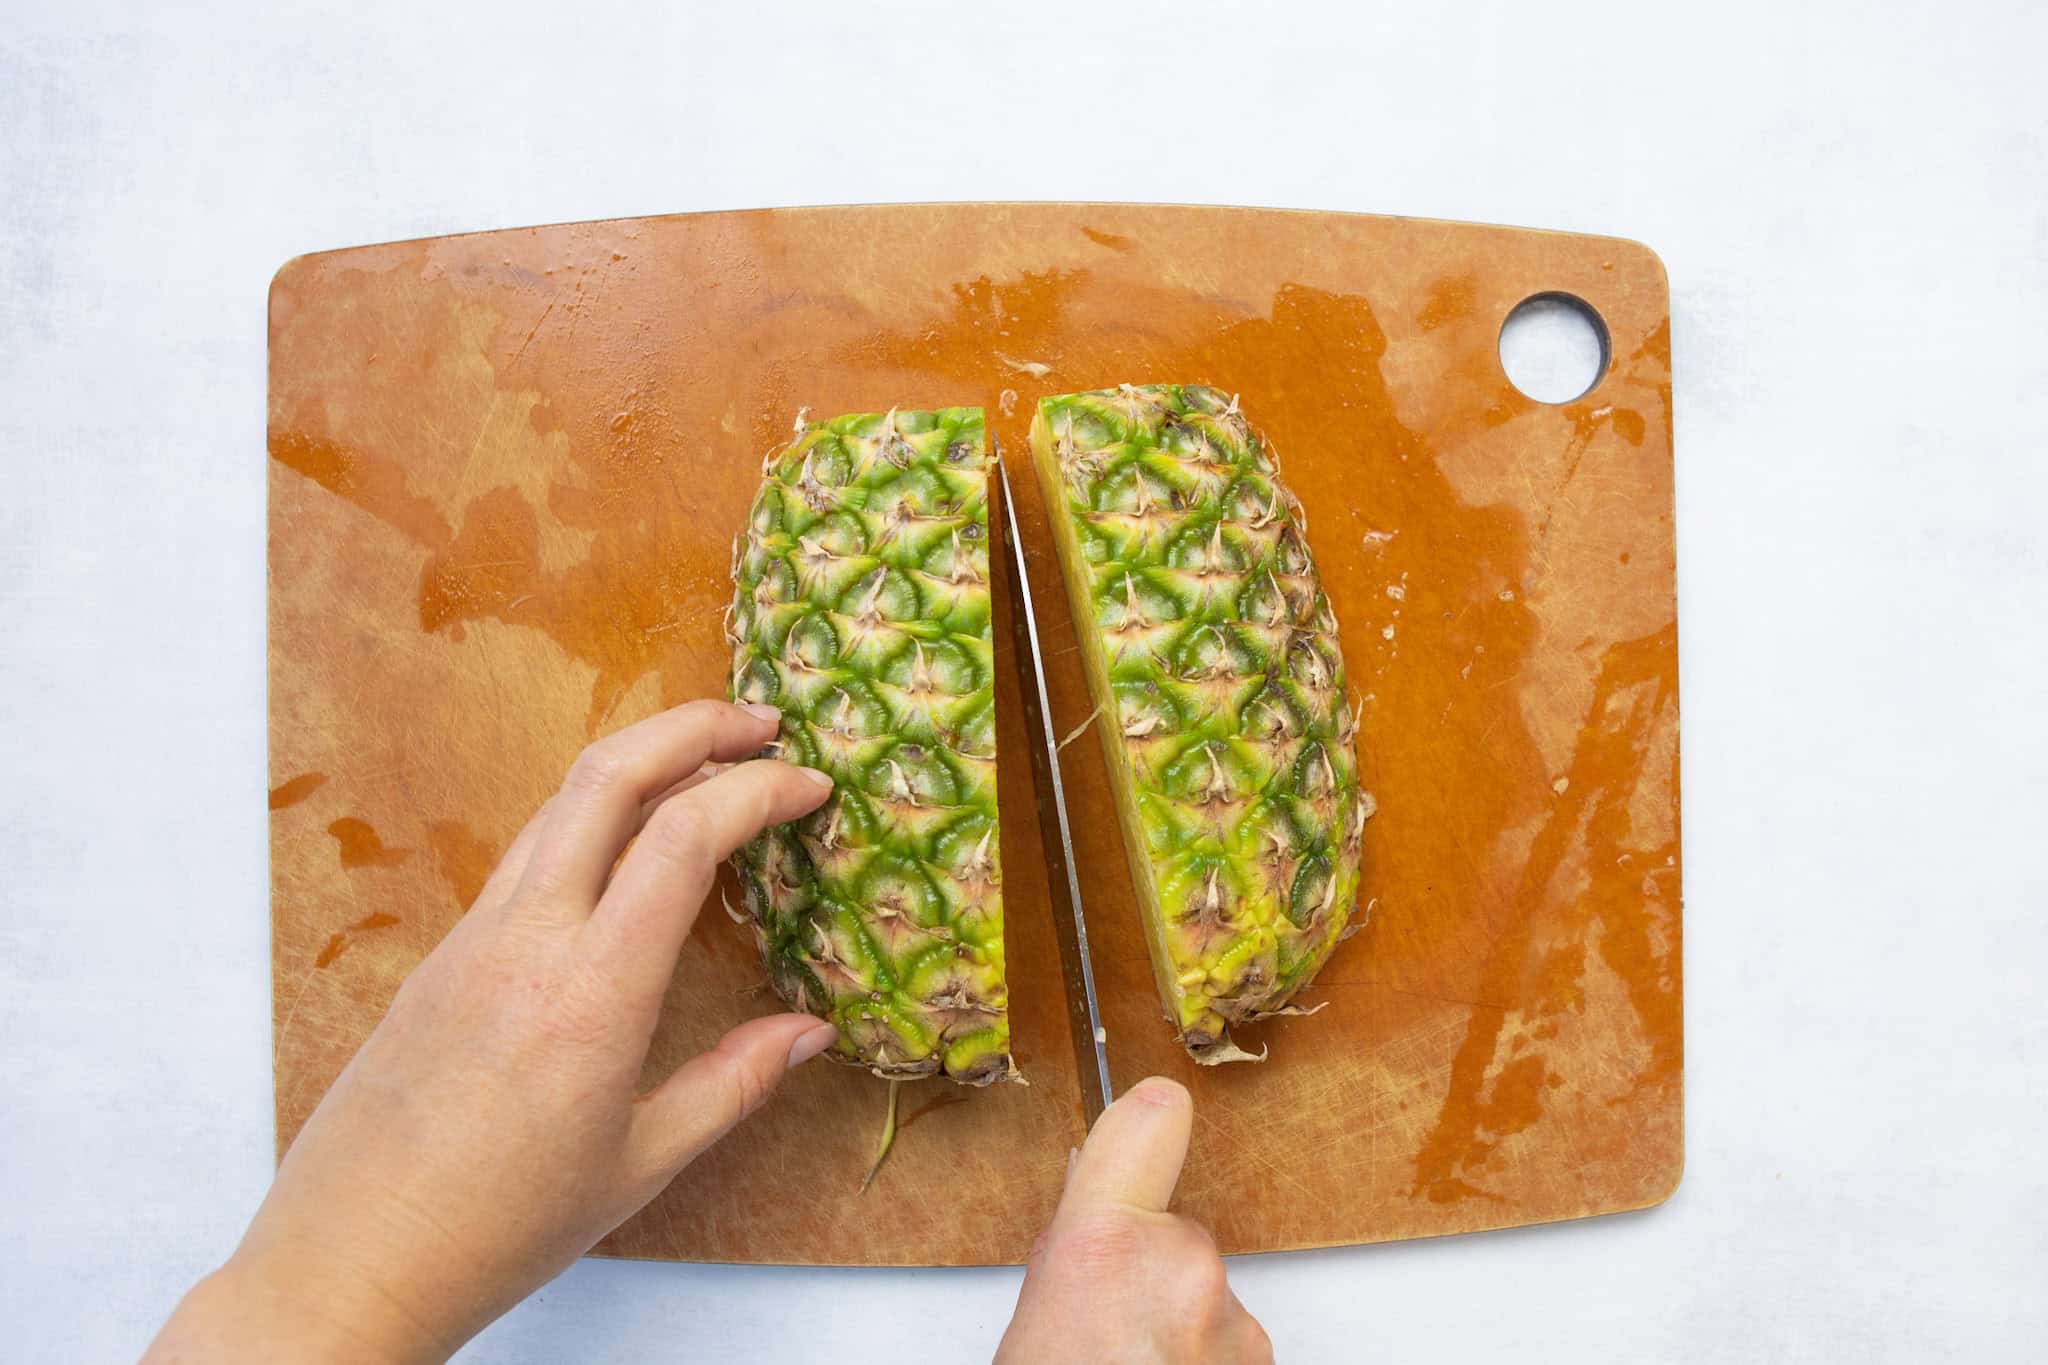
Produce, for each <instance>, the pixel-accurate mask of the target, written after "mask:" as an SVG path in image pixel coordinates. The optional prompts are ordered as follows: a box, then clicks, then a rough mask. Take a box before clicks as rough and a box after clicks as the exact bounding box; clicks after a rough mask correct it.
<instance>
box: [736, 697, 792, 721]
mask: <svg viewBox="0 0 2048 1365" xmlns="http://www.w3.org/2000/svg"><path fill="white" fill-rule="evenodd" d="M740 710H742V711H744V712H746V713H747V714H748V715H750V716H754V717H756V718H758V719H760V720H773V721H779V720H781V719H782V709H781V708H780V707H776V706H770V705H769V704H768V703H767V702H765V701H750V702H748V703H747V704H746V705H744V706H742V707H741V708H740Z"/></svg>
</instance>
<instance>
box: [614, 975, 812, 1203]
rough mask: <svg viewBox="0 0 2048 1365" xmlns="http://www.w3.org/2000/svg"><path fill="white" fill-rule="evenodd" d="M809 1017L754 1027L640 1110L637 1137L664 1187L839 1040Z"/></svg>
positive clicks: (691, 1064) (724, 1042) (697, 1061)
mask: <svg viewBox="0 0 2048 1365" xmlns="http://www.w3.org/2000/svg"><path fill="white" fill-rule="evenodd" d="M838 1037H839V1031H838V1030H837V1029H835V1028H833V1026H832V1025H830V1024H828V1023H826V1022H824V1021H823V1020H822V1019H818V1018H816V1017H815V1016H813V1015H809V1014H775V1015H770V1016H769V1017H768V1018H766V1019H749V1020H748V1021H747V1022H746V1023H744V1024H741V1025H740V1026H739V1027H738V1028H736V1029H733V1030H732V1031H731V1032H730V1033H727V1034H726V1035H725V1036H724V1037H723V1038H720V1039H719V1040H718V1045H717V1046H716V1047H714V1048H712V1049H711V1050H710V1051H709V1052H706V1053H702V1054H700V1055H698V1056H696V1057H692V1058H691V1059H690V1060H689V1061H687V1062H685V1063H683V1065H682V1066H680V1067H678V1068H677V1069H676V1073H675V1074H674V1075H673V1076H670V1077H669V1078H668V1079H667V1080H665V1081H663V1082H662V1083H661V1084H660V1085H659V1086H657V1087H656V1088H655V1089H654V1091H653V1092H652V1093H651V1094H649V1095H647V1096H646V1097H645V1098H644V1099H642V1100H641V1102H640V1107H639V1112H638V1114H637V1115H636V1116H635V1117H634V1121H633V1129H634V1138H635V1143H636V1145H637V1146H639V1147H640V1148H641V1150H642V1151H643V1152H645V1153H646V1157H647V1164H649V1165H650V1166H653V1167H655V1168H656V1169H657V1171H658V1173H659V1174H661V1176H662V1177H663V1178H664V1179H667V1178H668V1177H671V1176H673V1175H674V1174H675V1173H676V1172H677V1171H680V1170H681V1169H682V1168H683V1167H685V1166H687V1165H689V1164H690V1162H691V1161H693V1160H695V1159H696V1157H697V1156H698V1154H700V1153H701V1152H703V1150H704V1149H705V1148H707V1147H709V1146H710V1145H711V1144H712V1143H714V1142H716V1141H718V1140H719V1139H720V1138H722V1137H724V1136H725V1135H726V1133H727V1132H729V1131H730V1130H731V1129H732V1126H733V1125H734V1124H736V1123H738V1122H739V1121H740V1120H741V1119H743V1118H745V1117H746V1116H747V1115H749V1114H751V1113H753V1112H754V1111H755V1110H756V1109H759V1108H760V1107H761V1105H762V1103H763V1102H764V1101H765V1100H766V1099H767V1098H768V1096H769V1095H771V1094H773V1093H774V1091H775V1087H776V1086H777V1085H779V1084H781V1083H782V1078H783V1076H785V1075H786V1074H788V1073H789V1072H790V1071H791V1070H793V1069H795V1068H796V1067H798V1066H801V1065H802V1064H803V1063H805V1062H808V1061H809V1060H811V1058H813V1057H815V1056H817V1055H818V1054H819V1053H821V1052H823V1051H824V1050H825V1049H826V1048H828V1047H830V1046H832V1044H833V1043H834V1042H835V1041H837V1040H838Z"/></svg>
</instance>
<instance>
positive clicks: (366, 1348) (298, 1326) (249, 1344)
mask: <svg viewBox="0 0 2048 1365" xmlns="http://www.w3.org/2000/svg"><path fill="white" fill-rule="evenodd" d="M167 1348H168V1349H167ZM445 1358H446V1356H445V1353H443V1352H441V1351H440V1350H439V1349H438V1348H437V1346H436V1344H435V1343H434V1342H432V1340H431V1339H430V1336H429V1334H428V1333H427V1332H425V1331H424V1330H423V1329H422V1326H421V1324H418V1323H416V1322H414V1321H412V1320H411V1318H410V1317H409V1316H408V1315H407V1314H406V1312H405V1311H404V1310H403V1308H402V1307H401V1306H400V1305H399V1304H397V1303H396V1302H395V1301H392V1300H391V1299H390V1298H389V1297H388V1296H387V1295H385V1294H383V1293H382V1292H381V1291H379V1290H378V1289H377V1288H376V1286H374V1285H371V1284H368V1283H366V1282H365V1281H363V1280H362V1279H360V1278H359V1277H357V1276H354V1275H351V1274H349V1273H347V1272H345V1271H338V1270H336V1269H334V1268H332V1267H328V1268H325V1269H322V1268H320V1267H316V1266H313V1265H311V1264H308V1263H306V1262H304V1261H303V1260H302V1259H299V1258H293V1257H289V1256H285V1255H280V1254H278V1253H276V1252H265V1253H252V1252H250V1251H248V1250H247V1249H246V1248H245V1249H243V1250H239V1251H237V1252H236V1253H235V1254H234V1255H233V1256H232V1257H230V1258H229V1260H228V1262H227V1264H225V1265H223V1266H221V1267H220V1269H218V1270H216V1271H214V1272H213V1273H212V1274H210V1275H208V1276H207V1277H206V1278H205V1279H203V1280H201V1281H200V1282H199V1283H198V1284H197V1285H195V1286H193V1288H192V1290H191V1292H190V1293H188V1294H187V1295H186V1296H185V1298H184V1301H183V1302H181V1303H180V1304H179V1305H178V1309H177V1311H176V1312H175V1313H174V1314H172V1316H171V1320H170V1322H169V1323H167V1324H166V1325H165V1327H164V1330H163V1333H162V1335H161V1336H159V1337H158V1339H157V1344H156V1347H155V1348H153V1349H152V1352H151V1356H150V1359H151V1360H152V1361H156V1360H159V1359H161V1360H162V1361H164V1362H176V1361H181V1360H187V1359H190V1360H194V1361H199V1360H205V1361H209V1362H211V1361H221V1362H241V1361H252V1362H253V1361H274V1360H292V1361H305V1362H313V1363H315V1365H324V1362H329V1361H333V1362H362V1363H363V1365H415V1362H422V1361H438V1360H443V1359H445Z"/></svg>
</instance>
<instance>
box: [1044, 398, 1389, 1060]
mask: <svg viewBox="0 0 2048 1365" xmlns="http://www.w3.org/2000/svg"><path fill="white" fill-rule="evenodd" d="M1032 451H1033V455H1034V457H1035V458H1036V459H1037V460H1038V461H1039V462H1040V465H1041V472H1042V474H1043V475H1045V480H1044V481H1045V486H1046V487H1047V488H1048V489H1049V490H1051V491H1052V492H1053V493H1054V494H1055V495H1056V496H1057V495H1063V496H1064V500H1065V504H1066V506H1065V511H1066V518H1065V525H1064V526H1061V527H1058V528H1056V529H1057V531H1058V535H1059V548H1060V552H1061V561H1062V568H1063V570H1064V571H1065V573H1066V575H1067V577H1068V583H1069V588H1070V591H1076V592H1077V594H1078V596H1077V601H1076V604H1075V608H1076V609H1075V612H1074V615H1075V619H1076V621H1077V622H1078V623H1080V625H1081V627H1082V633H1083V637H1084V638H1083V651H1084V655H1085V657H1087V658H1088V659H1089V660H1090V661H1091V663H1090V667H1089V677H1090V683H1091V686H1092V687H1093V688H1094V690H1095V693H1096V696H1095V700H1096V701H1098V702H1100V703H1103V704H1104V707H1105V716H1106V717H1107V718H1108V721H1109V722H1111V723H1109V724H1107V734H1108V736H1109V737H1110V747H1109V751H1110V754H1111V775H1112V780H1113V783H1114V784H1115V785H1116V787H1117V795H1118V800H1119V802H1120V803H1121V804H1123V805H1124V806H1125V807H1126V808H1127V810H1130V811H1134V812H1135V816H1136V824H1135V828H1137V829H1138V830H1139V832H1140V833H1141V835H1142V841H1141V842H1142V845H1143V847H1139V848H1132V849H1129V850H1127V851H1128V852H1129V853H1130V855H1131V859H1132V872H1133V875H1134V877H1135V879H1136V880H1137V882H1138V884H1139V890H1140V900H1141V901H1142V902H1143V904H1144V906H1145V912H1146V914H1147V915H1148V916H1150V917H1152V918H1153V919H1154V921H1155V923H1154V925H1153V929H1154V932H1153V933H1152V934H1151V935H1150V942H1151V943H1152V946H1153V951H1154V954H1155V957H1161V958H1162V959H1163V960H1160V961H1158V962H1156V963H1155V965H1156V966H1157V967H1158V972H1157V975H1158V977H1159V979H1160V982H1161V987H1162V992H1163V994H1164V995H1165V1003H1166V1006H1167V1010H1168V1013H1169V1015H1170V1017H1171V1018H1172V1019H1173V1021H1174V1023H1175V1025H1176V1027H1177V1028H1178V1030H1179V1033H1180V1037H1181V1041H1182V1042H1183V1043H1184V1044H1185V1045H1186V1046H1187V1047H1188V1049H1189V1051H1190V1052H1192V1053H1193V1054H1194V1055H1195V1057H1196V1059H1197V1060H1200V1061H1205V1062H1213V1061H1228V1060H1237V1059H1241V1058H1244V1057H1247V1056H1249V1055H1251V1054H1247V1053H1245V1052H1244V1051H1242V1050H1241V1049H1239V1048H1238V1047H1236V1046H1235V1045H1234V1044H1233V1043H1232V1042H1231V1041H1230V1037H1229V1032H1228V1030H1229V1028H1230V1026H1231V1025H1233V1024H1240V1023H1245V1022H1248V1021H1251V1020H1255V1019H1258V1018H1261V1017H1264V1016H1267V1015H1271V1014H1275V1013H1280V1012H1287V1011H1292V1010H1294V1009H1295V1008H1296V1007H1295V1006H1294V1004H1293V1001H1294V998H1295V996H1296V995H1297V994H1298V993H1299V992H1300V991H1301V989H1302V988H1303V987H1304V986H1306V985H1307V984H1308V982H1309V981H1310V979H1311V978H1313V977H1314V975H1315V973H1316V971H1317V970H1318V969H1319V968H1320V967H1321V966H1322V964H1323V963H1324V962H1325V961H1326V960H1327V959H1328V957H1329V955H1330V953H1331V951H1332V950H1333V949H1334V948H1335V945H1336V943H1337V940H1338V939H1339V938H1341V937H1343V936H1344V935H1345V934H1346V933H1347V932H1349V931H1352V930H1354V929H1355V928H1356V927H1358V924H1359V922H1360V921H1359V920H1358V918H1357V916H1356V914H1355V912H1354V905H1353V903H1354V901H1355V899H1356V896H1357V890H1358V881H1359V860H1360V850H1361V846H1362V842H1363V841H1362V838H1361V837H1360V833H1359V829H1360V826H1361V825H1362V823H1363V820H1362V817H1361V812H1363V811H1366V810H1368V809H1369V805H1368V798H1366V797H1365V796H1364V794H1363V793H1362V792H1361V791H1360V790H1359V786H1358V765H1357V760H1356V758H1355V756H1354V754H1353V751H1352V740H1353V736H1354V734H1355V730H1356V722H1355V718H1354V715H1353V712H1352V710H1351V703H1350V700H1349V690H1348V688H1347V686H1346V683H1345V678H1344V656H1343V653H1342V650H1341V649H1340V647H1339V644H1338V639H1337V621H1336V617H1335V614H1334V612H1332V611H1331V609H1330V605H1329V602H1328V600H1327V598H1325V597H1324V595H1323V593H1322V589H1321V584H1320V580H1319V579H1318V577H1317V574H1316V567H1315V560H1314V557H1313V556H1312V555H1311V554H1310V552H1309V544H1308V536H1307V526H1306V519H1305V517H1304V516H1303V514H1302V511H1301V504H1300V503H1299V502H1298V501H1297V500H1296V499H1295V497H1294V495H1293V494H1292V493H1290V492H1288V490H1287V489H1286V487H1285V485H1284V484H1282V483H1281V481H1280V478H1279V463H1278V461H1277V460H1276V459H1275V457H1274V455H1273V452H1272V449H1271V447H1270V445H1269V443H1268V442H1267V441H1266V440H1265V438H1264V437H1263V436H1262V435H1260V434H1259V433H1258V432H1257V431H1255V430H1253V429H1252V427H1251V426H1250V425H1249V424H1248V423H1247V422H1246V420H1245V417H1244V414H1243V413H1242V412H1241V411H1240V410H1239V408H1238V404H1237V399H1236V398H1235V397H1234V396H1232V395H1230V394H1226V393H1224V392H1222V391H1220V390H1217V389H1212V388H1206V387H1202V386H1197V385H1171V384H1168V385H1154V386H1147V387H1142V388H1141V387H1133V386H1130V385H1124V386H1121V387H1119V388H1116V389H1104V390H1100V391H1097V392H1093V393H1079V394H1069V395H1066V396H1064V397H1059V398H1048V399H1045V400H1043V401H1041V402H1040V404H1039V407H1038V413H1037V418H1036V421H1035V422H1034V423H1033V426H1032ZM1090 627H1092V630H1091V629H1090Z"/></svg>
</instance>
